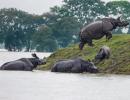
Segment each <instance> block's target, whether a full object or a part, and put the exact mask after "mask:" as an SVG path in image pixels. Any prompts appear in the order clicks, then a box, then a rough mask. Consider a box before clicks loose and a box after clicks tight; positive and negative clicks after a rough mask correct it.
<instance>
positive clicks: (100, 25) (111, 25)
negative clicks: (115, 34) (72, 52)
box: [79, 17, 129, 50]
mask: <svg viewBox="0 0 130 100" xmlns="http://www.w3.org/2000/svg"><path fill="white" fill-rule="evenodd" d="M127 25H129V23H128V22H127V21H121V20H120V17H118V18H117V19H114V18H103V19H102V20H99V21H95V22H92V23H90V24H88V25H87V26H85V27H83V28H82V29H81V30H80V33H79V36H80V44H79V48H80V50H82V49H83V47H84V45H85V44H86V43H87V44H88V45H89V46H93V43H92V40H93V39H96V40H97V39H101V38H102V37H103V36H106V39H107V40H109V39H110V38H112V33H111V31H112V30H113V29H116V28H117V27H125V26H127Z"/></svg>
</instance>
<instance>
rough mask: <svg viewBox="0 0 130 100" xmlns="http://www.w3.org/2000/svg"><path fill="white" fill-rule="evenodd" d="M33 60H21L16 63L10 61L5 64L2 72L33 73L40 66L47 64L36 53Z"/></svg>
mask: <svg viewBox="0 0 130 100" xmlns="http://www.w3.org/2000/svg"><path fill="white" fill-rule="evenodd" d="M32 56H33V58H21V59H18V60H15V61H10V62H7V63H5V64H3V65H2V66H1V68H0V70H23V71H32V70H33V69H34V68H36V67H37V66H38V65H42V64H45V63H46V62H44V61H43V59H39V57H38V56H37V55H36V54H35V53H34V54H32Z"/></svg>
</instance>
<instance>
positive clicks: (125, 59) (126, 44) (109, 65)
mask: <svg viewBox="0 0 130 100" xmlns="http://www.w3.org/2000/svg"><path fill="white" fill-rule="evenodd" d="M94 44H95V46H94V47H89V46H87V45H85V47H84V49H83V50H82V51H80V50H79V48H78V44H75V45H71V46H69V47H67V48H64V49H60V50H58V51H56V52H54V53H53V54H52V55H51V56H50V57H48V59H47V64H46V65H44V66H41V67H40V68H39V69H40V70H48V69H50V68H51V66H52V65H53V64H54V63H55V61H58V60H61V59H71V58H76V57H82V58H83V59H85V60H87V59H91V60H92V59H93V58H94V57H95V55H96V54H97V52H98V51H99V49H100V47H102V46H103V45H107V46H109V47H110V49H111V56H110V59H108V60H103V61H102V62H100V63H98V64H96V66H97V67H98V68H99V71H100V72H101V73H113V74H130V35H126V34H125V35H113V38H112V39H111V40H110V41H108V42H106V39H105V38H103V39H100V40H95V41H94Z"/></svg>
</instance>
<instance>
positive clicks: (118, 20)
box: [114, 17, 129, 27]
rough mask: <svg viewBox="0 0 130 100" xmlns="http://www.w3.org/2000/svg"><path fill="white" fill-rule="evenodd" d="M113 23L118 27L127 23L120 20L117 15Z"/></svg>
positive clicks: (127, 23)
mask: <svg viewBox="0 0 130 100" xmlns="http://www.w3.org/2000/svg"><path fill="white" fill-rule="evenodd" d="M114 23H115V25H116V26H118V27H125V26H127V25H129V22H128V21H121V19H120V17H118V18H117V19H116V20H115V21H114Z"/></svg>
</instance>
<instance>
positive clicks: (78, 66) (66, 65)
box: [51, 58, 98, 73]
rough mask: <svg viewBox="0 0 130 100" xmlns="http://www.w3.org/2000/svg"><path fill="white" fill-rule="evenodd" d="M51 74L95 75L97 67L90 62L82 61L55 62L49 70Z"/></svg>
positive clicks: (78, 59)
mask: <svg viewBox="0 0 130 100" xmlns="http://www.w3.org/2000/svg"><path fill="white" fill-rule="evenodd" d="M51 71H52V72H68V73H82V72H90V73H97V72H98V69H97V67H96V66H95V65H94V64H93V63H92V62H90V61H85V60H83V59H80V58H77V59H69V60H62V61H58V62H56V64H54V66H53V67H52V69H51Z"/></svg>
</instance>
